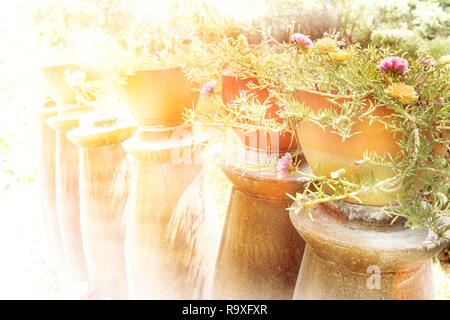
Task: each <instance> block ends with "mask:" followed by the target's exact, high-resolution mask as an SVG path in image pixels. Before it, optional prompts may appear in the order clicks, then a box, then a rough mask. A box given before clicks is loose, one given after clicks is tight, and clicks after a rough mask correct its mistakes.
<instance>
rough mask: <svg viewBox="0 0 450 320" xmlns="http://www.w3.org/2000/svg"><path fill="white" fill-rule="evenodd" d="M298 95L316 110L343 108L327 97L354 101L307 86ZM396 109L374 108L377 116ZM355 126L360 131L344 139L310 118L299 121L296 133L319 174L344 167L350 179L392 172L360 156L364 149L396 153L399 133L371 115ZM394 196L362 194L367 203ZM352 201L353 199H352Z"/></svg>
mask: <svg viewBox="0 0 450 320" xmlns="http://www.w3.org/2000/svg"><path fill="white" fill-rule="evenodd" d="M295 98H296V99H297V100H298V101H299V102H302V103H305V104H306V105H308V106H309V107H310V108H311V110H312V111H313V112H314V113H318V112H319V111H321V110H324V109H333V110H336V111H337V112H340V110H339V107H337V106H336V105H334V104H332V103H331V102H329V101H328V100H327V99H335V101H337V102H338V103H344V102H346V101H351V98H349V97H348V98H347V97H339V96H337V95H333V94H324V93H321V92H312V91H306V90H296V92H295ZM392 112H393V111H391V110H388V109H387V108H384V107H379V108H377V110H376V111H375V112H374V115H375V116H379V117H385V116H389V115H390V114H392ZM352 130H353V131H354V132H360V133H358V134H356V135H353V136H351V137H350V138H348V139H345V140H344V141H342V137H341V136H340V135H338V134H335V133H332V132H330V130H323V129H322V128H321V127H320V126H318V125H317V124H315V123H313V122H311V121H301V122H300V123H299V124H298V125H297V133H298V135H299V140H300V144H301V148H302V151H303V153H304V155H305V158H306V160H307V161H308V164H309V165H310V166H311V169H312V170H313V172H314V173H315V174H316V175H324V176H328V177H329V176H330V173H331V172H334V171H336V170H338V169H340V168H344V169H345V174H344V176H345V177H346V178H347V179H349V180H350V181H357V176H359V177H360V178H361V179H362V178H363V177H369V176H370V175H371V172H372V171H373V173H374V176H375V177H376V178H377V179H379V180H383V179H386V178H389V177H390V176H392V173H391V172H390V171H389V170H388V169H387V168H384V167H373V166H368V165H362V164H358V162H357V161H358V160H362V159H363V154H364V153H365V152H368V153H369V154H370V153H373V152H376V154H377V155H379V156H382V155H384V154H385V153H386V152H389V153H390V154H391V155H392V157H395V156H396V155H397V153H398V152H399V151H400V148H399V146H398V145H397V141H398V139H400V136H397V137H394V135H393V132H392V131H391V130H388V129H385V128H384V127H383V125H382V124H380V123H378V122H373V123H369V120H368V119H363V120H361V121H360V122H358V123H356V124H355V125H354V126H353V128H352ZM392 196H395V194H390V193H386V192H378V193H370V194H367V195H365V196H362V197H361V198H362V199H361V200H362V201H363V202H364V203H366V204H379V205H382V204H387V203H389V201H390V200H392ZM349 201H351V200H349Z"/></svg>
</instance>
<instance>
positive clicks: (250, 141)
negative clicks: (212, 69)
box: [222, 72, 297, 152]
mask: <svg viewBox="0 0 450 320" xmlns="http://www.w3.org/2000/svg"><path fill="white" fill-rule="evenodd" d="M250 83H253V84H254V85H259V83H258V79H256V78H240V77H238V76H236V75H235V74H233V73H230V72H224V73H223V74H222V101H223V102H224V103H225V104H229V103H232V102H233V101H234V100H236V99H239V98H240V97H241V92H243V91H246V92H247V93H248V94H253V95H254V96H255V98H256V100H257V101H258V103H260V104H263V103H264V102H266V101H267V103H269V101H270V105H271V106H270V107H269V108H267V109H266V115H265V118H266V119H276V120H277V121H278V122H281V121H282V119H280V117H279V115H278V114H277V111H279V110H280V106H279V105H278V104H276V103H275V102H274V101H271V100H268V99H269V91H268V90H267V89H250V88H249V87H248V85H249V84H250ZM235 132H236V134H237V135H238V137H239V138H240V139H241V141H242V143H244V144H245V145H246V146H247V147H250V148H253V149H259V150H269V151H272V152H275V151H278V152H286V151H290V150H295V149H297V143H296V141H295V139H293V135H292V134H291V133H289V132H285V133H282V132H274V131H272V132H265V131H264V130H255V131H245V130H242V129H235Z"/></svg>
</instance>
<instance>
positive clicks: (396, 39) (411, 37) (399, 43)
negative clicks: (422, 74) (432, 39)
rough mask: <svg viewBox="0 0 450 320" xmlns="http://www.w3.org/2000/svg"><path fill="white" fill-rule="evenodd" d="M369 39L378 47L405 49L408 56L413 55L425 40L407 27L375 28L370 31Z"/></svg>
mask: <svg viewBox="0 0 450 320" xmlns="http://www.w3.org/2000/svg"><path fill="white" fill-rule="evenodd" d="M370 40H371V41H372V43H373V44H374V45H376V46H378V47H391V48H395V49H398V50H402V51H406V52H407V53H408V54H409V55H410V56H414V54H415V52H416V51H417V50H418V49H419V48H420V47H421V45H423V43H424V42H425V41H424V40H423V39H422V37H420V36H419V35H418V34H417V33H416V32H414V31H412V30H408V29H377V30H374V31H373V32H372V34H371V36H370Z"/></svg>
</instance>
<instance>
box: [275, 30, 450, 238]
mask: <svg viewBox="0 0 450 320" xmlns="http://www.w3.org/2000/svg"><path fill="white" fill-rule="evenodd" d="M326 39H331V40H322V41H321V40H319V41H318V42H316V44H315V46H314V49H313V50H309V51H304V52H303V53H302V54H301V55H298V56H295V51H294V50H293V51H292V54H293V55H292V58H291V60H290V61H289V60H287V61H285V62H284V63H289V65H290V67H291V68H290V70H291V72H289V73H286V74H285V79H286V81H285V82H284V83H283V85H284V86H285V87H284V88H280V89H279V90H278V92H277V93H276V96H277V98H278V99H279V100H280V101H282V102H283V103H284V104H285V105H286V107H287V112H286V116H290V117H295V118H296V119H297V121H298V122H299V125H300V126H301V125H302V123H303V122H304V121H308V122H309V123H314V124H315V125H318V126H320V127H321V128H322V129H323V130H326V131H327V132H330V133H331V134H332V135H337V136H340V137H341V141H342V142H346V141H347V140H348V139H351V138H352V137H356V136H358V135H361V134H363V133H362V132H361V131H358V130H355V129H354V128H355V126H357V125H359V124H360V123H362V122H366V123H367V124H368V125H369V126H370V125H372V124H375V123H376V124H378V125H379V126H380V128H383V130H386V131H389V132H391V136H392V137H391V138H390V139H391V141H393V143H394V144H395V145H394V146H395V148H393V149H398V152H397V153H390V152H385V153H384V154H377V153H375V152H366V153H365V154H364V155H363V157H362V158H361V159H355V161H354V166H355V168H365V170H366V171H365V173H366V174H365V176H352V175H350V173H349V172H346V169H345V168H340V169H338V170H335V171H333V172H331V173H328V174H321V173H320V172H315V174H305V173H302V172H298V171H295V170H292V171H293V172H295V173H297V174H302V175H305V176H307V177H308V178H309V179H310V182H309V183H308V186H307V188H306V189H305V191H304V192H303V193H302V194H297V196H296V197H295V199H296V200H297V201H299V202H301V203H302V204H303V205H304V206H306V207H307V208H309V207H313V206H314V205H315V204H318V203H321V202H327V201H334V200H341V199H343V200H349V201H352V202H360V203H361V202H362V203H364V201H363V200H361V199H363V198H364V196H367V194H373V193H380V192H387V193H395V197H393V198H392V199H391V201H390V202H389V203H388V205H387V206H385V207H384V209H383V210H382V212H383V213H384V214H387V215H389V216H392V217H393V220H396V219H398V218H399V217H403V218H404V219H405V220H406V225H407V226H409V227H411V228H413V229H415V228H429V229H430V230H433V231H434V232H435V234H436V235H437V236H438V237H440V238H444V239H449V238H450V234H449V231H450V224H449V223H448V222H446V219H448V217H449V216H450V211H449V202H448V198H449V196H450V189H449V185H448V181H449V167H448V161H449V156H448V154H449V148H448V145H449V136H450V135H449V129H450V127H449V122H450V120H449V115H450V105H449V85H448V79H449V69H448V68H447V66H446V65H445V57H444V58H443V59H442V58H441V59H440V60H438V61H436V60H434V59H433V57H431V56H430V55H429V54H428V53H427V52H426V51H424V50H421V51H419V52H418V58H417V59H415V60H410V61H408V60H406V59H404V58H402V57H400V56H399V55H398V52H393V51H391V50H385V49H377V48H374V47H371V46H369V47H368V48H366V49H362V48H360V47H358V46H357V45H355V46H350V47H347V48H346V49H345V51H346V53H347V54H348V56H347V59H346V60H345V62H344V63H342V62H339V61H337V60H336V59H332V55H331V54H332V53H333V52H338V51H339V50H344V49H341V48H339V47H338V46H339V42H338V41H337V40H335V39H332V38H328V37H327V38H326ZM333 46H334V49H333ZM289 87H293V88H295V89H300V90H302V89H304V88H307V90H310V91H312V92H316V93H317V94H323V93H325V94H328V95H326V97H327V99H326V100H327V101H328V102H327V103H328V105H330V104H331V105H333V107H332V108H325V107H324V108H321V109H320V110H319V111H318V112H312V110H311V108H310V107H309V106H308V103H302V102H299V101H297V100H296V99H295V94H294V92H293V90H291V91H290V92H291V93H289V90H286V88H289ZM331 93H333V95H331ZM380 110H385V111H383V112H380ZM316 111H317V110H316ZM358 128H359V127H358ZM359 139H360V140H359V141H362V142H361V143H367V144H368V145H369V144H370V143H371V141H370V139H371V138H370V137H365V138H359ZM361 139H365V140H361ZM364 141H365V142H364ZM380 170H383V171H380ZM355 172H359V173H360V172H362V171H357V169H355ZM380 172H383V173H386V174H384V175H380V174H379V173H380Z"/></svg>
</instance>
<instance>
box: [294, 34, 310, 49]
mask: <svg viewBox="0 0 450 320" xmlns="http://www.w3.org/2000/svg"><path fill="white" fill-rule="evenodd" d="M291 41H292V42H295V43H298V44H300V45H302V46H303V48H311V47H312V46H313V42H312V41H311V39H310V38H309V37H307V36H305V35H304V34H301V33H294V34H293V35H292V37H291Z"/></svg>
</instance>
